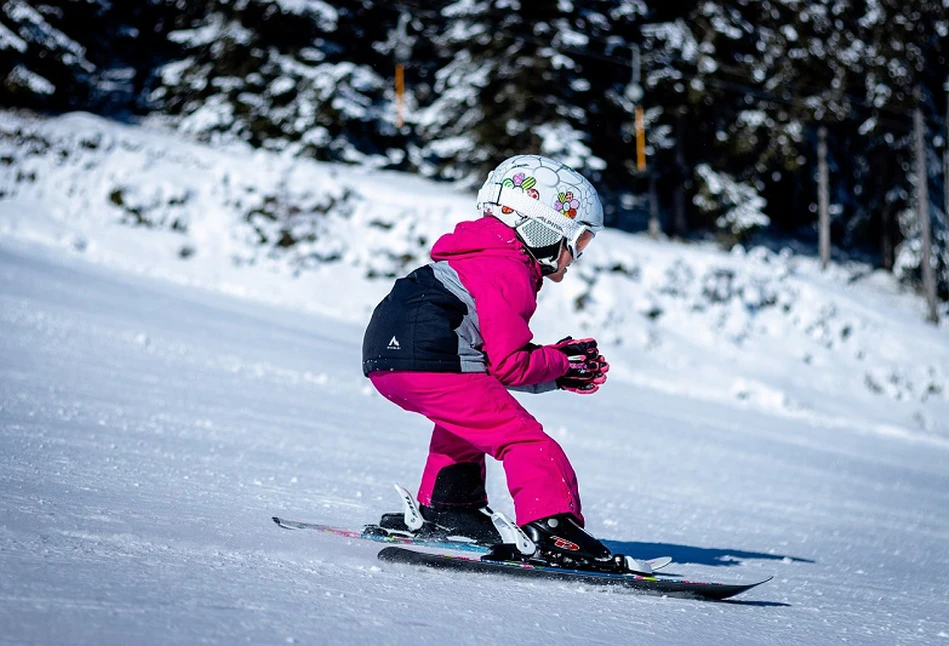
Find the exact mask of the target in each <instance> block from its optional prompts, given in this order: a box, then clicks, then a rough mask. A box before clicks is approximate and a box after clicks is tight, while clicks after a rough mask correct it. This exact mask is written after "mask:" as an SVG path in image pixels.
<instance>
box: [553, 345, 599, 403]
mask: <svg viewBox="0 0 949 646" xmlns="http://www.w3.org/2000/svg"><path fill="white" fill-rule="evenodd" d="M553 347H554V348H556V349H557V350H559V351H561V352H563V353H564V354H565V355H567V360H568V361H569V362H570V367H569V368H568V369H567V374H565V375H564V376H563V377H561V378H559V379H558V380H557V387H558V388H560V389H561V390H569V391H570V392H574V393H578V394H581V395H591V394H593V393H595V392H596V391H597V390H599V389H600V386H601V385H602V384H603V383H605V382H606V373H607V372H608V371H609V369H610V364H609V363H607V361H606V359H605V358H604V357H603V355H602V354H600V350H599V348H597V345H596V340H595V339H579V340H578V339H572V338H570V337H567V338H566V339H563V340H561V341H558V342H557V343H555V344H554V345H553Z"/></svg>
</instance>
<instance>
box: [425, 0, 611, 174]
mask: <svg viewBox="0 0 949 646" xmlns="http://www.w3.org/2000/svg"><path fill="white" fill-rule="evenodd" d="M605 4H606V3H602V2H600V3H587V5H593V6H594V7H596V6H598V5H605ZM602 21H603V17H602V15H601V14H599V13H597V11H596V10H595V9H594V10H591V9H589V8H582V7H580V6H579V4H574V3H572V2H567V1H562V2H559V3H556V4H554V3H545V4H540V5H538V4H528V3H526V2H521V1H520V0H486V1H482V2H473V1H471V0H458V1H457V2H452V3H450V4H449V5H448V6H446V7H445V8H443V9H442V11H441V13H440V14H439V18H438V21H437V22H436V23H435V27H436V28H435V29H434V30H433V32H432V39H433V42H434V43H435V45H436V51H437V53H438V55H439V58H440V59H442V60H444V61H445V62H444V64H443V65H441V67H440V69H438V71H437V72H436V74H435V80H434V96H435V99H434V100H433V101H432V102H431V103H430V104H428V105H426V106H424V107H423V108H422V109H420V110H419V112H418V113H417V115H416V116H415V120H416V124H417V128H418V131H419V132H420V135H421V139H422V142H421V145H420V148H419V150H418V152H417V156H418V163H419V165H420V166H421V167H422V169H423V171H425V172H427V173H428V174H432V175H436V176H440V177H448V178H456V179H457V178H465V177H471V179H472V181H477V178H479V177H481V176H482V175H483V172H484V171H485V170H487V169H488V168H490V167H491V166H492V165H493V164H495V163H497V162H498V161H500V160H501V159H503V158H505V157H507V156H510V155H513V154H519V153H529V152H533V153H540V154H544V155H550V156H553V157H557V158H559V159H561V160H563V161H564V162H565V163H567V164H570V165H572V166H576V167H577V168H581V169H588V170H602V169H603V168H604V167H605V163H604V162H603V160H602V159H601V158H599V157H598V156H597V155H596V153H595V152H594V151H593V150H592V149H591V148H590V146H589V136H588V134H587V133H588V128H589V123H590V120H591V116H592V114H593V113H594V112H595V111H592V110H591V109H590V106H591V104H593V103H595V98H594V96H593V94H592V89H593V88H592V85H591V83H590V81H589V80H588V79H587V78H586V76H587V74H588V72H589V70H588V69H587V68H588V64H587V63H586V61H584V60H582V58H581V57H580V56H578V55H577V53H576V52H577V50H582V49H584V48H586V47H588V46H589V45H590V37H591V33H592V34H595V33H596V32H597V31H598V30H600V29H601V25H602Z"/></svg>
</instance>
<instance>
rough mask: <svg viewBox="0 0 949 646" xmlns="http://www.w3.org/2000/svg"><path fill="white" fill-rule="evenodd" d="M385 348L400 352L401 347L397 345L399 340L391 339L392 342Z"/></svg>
mask: <svg viewBox="0 0 949 646" xmlns="http://www.w3.org/2000/svg"><path fill="white" fill-rule="evenodd" d="M386 348H387V349H389V350H401V349H402V346H401V345H399V340H398V339H397V338H395V337H392V340H391V341H389V345H388V346H386Z"/></svg>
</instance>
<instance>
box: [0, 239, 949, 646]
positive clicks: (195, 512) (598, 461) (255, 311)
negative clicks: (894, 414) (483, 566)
mask: <svg viewBox="0 0 949 646" xmlns="http://www.w3.org/2000/svg"><path fill="white" fill-rule="evenodd" d="M360 341H361V329H360V328H359V327H358V326H354V325H351V324H348V323H340V322H335V321H333V320H330V319H326V318H321V317H318V316H316V315H312V314H304V313H300V312H298V311H293V310H289V309H280V308H278V307H275V306H270V305H261V304H254V303H251V302H248V301H243V300H239V299H235V298H231V297H228V296H223V295H220V294H215V293H213V292H208V291H203V290H200V289H197V288H193V287H187V286H181V285H173V284H170V283H163V282H160V281H156V280H153V279H148V278H143V277H135V276H129V275H125V274H119V273H115V272H114V271H111V270H109V269H106V268H102V267H95V266H92V265H89V264H85V263H83V262H82V261H80V260H76V259H69V258H62V257H58V254H57V252H55V251H53V250H49V249H46V248H42V247H37V246H29V245H28V244H26V243H19V244H15V245H14V244H11V243H9V242H8V243H4V244H3V245H2V246H0V491H2V494H0V572H2V573H3V575H2V577H0V626H2V630H0V643H4V644H26V643H37V644H39V643H43V644H46V643H73V644H91V643H96V644H102V643H143V644H146V643H156V644H157V643H197V642H211V643H223V644H230V643H237V642H251V643H339V642H349V641H356V640H361V641H365V642H367V643H380V644H383V643H392V644H395V643H407V642H418V643H439V642H449V641H450V642H452V643H479V644H480V643H492V642H495V641H502V640H503V641H504V642H506V643H550V642H551V641H555V642H556V641H565V642H582V643H592V644H596V643H609V644H615V643H627V642H629V643H631V642H637V641H640V640H642V641H643V642H644V643H650V644H659V643H667V644H681V643H703V644H712V645H715V644H722V645H724V644H762V643H771V644H788V643H806V644H821V643H827V644H830V643H841V642H849V643H859V644H932V643H949V641H947V640H949V592H947V586H946V579H945V575H946V572H947V571H949V550H947V549H946V546H947V544H949V450H947V449H946V447H945V446H944V445H940V444H932V443H924V442H918V441H915V440H914V439H913V438H912V437H905V436H902V435H900V434H893V435H887V434H886V433H879V432H854V429H855V428H856V427H858V426H859V424H858V423H856V422H854V423H852V424H851V425H850V428H844V427H837V428H835V427H834V426H833V425H832V424H831V425H828V424H825V423H822V422H821V420H820V419H808V418H806V417H802V418H800V419H795V418H793V417H788V416H787V415H785V414H777V413H776V414H773V415H772V414H769V413H768V412H767V411H762V410H760V409H759V410H753V409H747V410H746V409H741V408H736V407H735V406H728V405H725V404H724V403H721V402H715V401H709V400H702V399H696V398H690V397H688V396H687V394H686V393H683V392H672V393H671V392H662V391H661V390H651V389H648V388H646V387H644V386H642V385H635V384H633V383H630V382H624V381H622V380H617V381H615V382H614V383H610V384H608V385H607V386H606V387H605V388H604V389H603V390H602V391H601V393H599V394H598V395H597V396H596V397H592V398H576V397H570V396H568V395H565V394H554V395H548V396H544V397H535V398H528V399H527V400H526V401H528V402H529V405H530V406H531V409H532V411H534V412H535V413H536V414H537V416H538V417H539V418H540V419H541V420H542V421H545V422H547V428H548V431H549V432H550V433H551V434H552V435H554V437H556V438H557V439H558V440H559V441H560V442H561V443H562V444H563V445H564V447H565V449H566V450H567V452H568V454H569V455H570V456H571V458H572V460H573V461H574V463H575V466H576V468H577V471H578V474H579V477H580V481H581V488H582V492H583V495H584V501H585V512H586V515H587V517H588V520H589V524H590V528H591V529H592V530H593V531H594V533H596V534H598V535H599V536H602V537H603V538H605V539H609V542H610V545H611V546H612V547H613V548H614V549H617V550H626V551H628V552H630V553H633V554H635V555H637V556H641V557H652V556H658V555H662V554H668V555H670V556H673V557H674V558H675V559H676V561H677V563H676V564H675V565H674V566H672V567H671V568H670V570H671V571H672V572H675V573H679V574H682V575H684V576H687V577H689V578H696V579H698V578H706V577H707V578H716V579H722V580H754V579H759V578H762V577H763V576H765V575H770V574H773V575H775V580H774V581H772V582H771V583H768V584H766V585H764V586H762V587H761V588H758V589H756V590H754V591H752V592H750V593H747V594H746V595H743V596H740V597H738V598H737V599H736V603H728V604H715V603H702V602H696V601H688V600H675V599H664V598H654V597H643V596H634V595H630V594H628V593H623V592H620V591H601V590H597V589H593V588H589V587H584V586H580V585H569V584H558V583H546V582H525V581H512V580H507V579H500V578H484V577H478V576H466V575H462V574H449V573H433V572H428V571H418V570H414V569H412V568H407V567H404V566H396V565H383V564H381V563H379V562H378V561H377V560H376V559H375V553H376V551H377V550H378V549H379V547H378V546H377V545H373V544H370V543H364V542H361V541H354V542H350V541H346V540H340V539H338V538H336V537H332V536H321V535H317V534H312V533H307V532H290V531H284V530H280V529H278V528H277V527H275V526H274V525H273V524H272V523H271V521H270V516H271V515H272V514H281V515H286V516H287V517H291V518H299V519H307V520H318V521H322V522H327V523H332V524H337V525H342V526H350V527H358V526H359V525H360V524H361V523H362V522H365V521H369V520H372V519H373V518H375V517H376V516H377V514H378V513H380V512H381V511H383V510H389V509H395V508H396V505H397V500H396V499H395V496H394V495H393V494H392V491H391V487H390V483H391V482H393V481H401V482H403V483H404V484H406V485H408V486H410V487H413V486H414V485H415V480H416V478H417V477H418V473H419V471H420V469H421V466H422V463H423V460H424V456H425V450H426V447H427V439H428V438H427V435H428V428H427V424H426V423H425V422H424V421H423V420H420V419H416V418H413V417H411V416H409V415H407V414H404V413H401V412H400V411H398V410H396V409H395V408H394V407H393V406H391V405H390V404H388V403H387V402H385V401H384V400H382V398H380V397H379V396H377V395H375V394H374V393H373V392H372V391H371V389H370V388H368V387H367V386H368V382H367V381H366V380H365V379H364V378H363V377H362V376H361V374H360V372H359V352H360ZM858 419H859V416H858ZM551 420H556V421H555V422H551ZM489 473H490V478H491V480H490V483H489V491H490V493H491V496H492V498H493V500H494V501H495V504H496V507H499V508H501V509H502V510H504V511H508V512H509V511H510V501H509V498H508V497H507V494H506V492H505V490H504V486H503V472H502V471H501V470H500V468H499V466H498V465H497V464H496V463H491V464H490V465H489Z"/></svg>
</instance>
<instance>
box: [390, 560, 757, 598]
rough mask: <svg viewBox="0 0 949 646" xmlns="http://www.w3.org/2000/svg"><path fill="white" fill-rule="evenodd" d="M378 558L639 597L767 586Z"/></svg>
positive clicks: (706, 594)
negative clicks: (572, 584) (567, 583)
mask: <svg viewBox="0 0 949 646" xmlns="http://www.w3.org/2000/svg"><path fill="white" fill-rule="evenodd" d="M379 559H380V560H382V561H387V562H390V563H404V564H408V565H418V566H425V567H429V568H434V569H442V570H457V571H462V572H473V573H480V574H500V575H507V576H516V577H525V578H536V579H552V580H556V581H576V582H580V583H586V584H589V585H600V586H618V587H622V588H626V589H629V590H631V591H634V592H637V593H640V594H652V595H661V596H672V597H686V598H693V599H707V600H719V601H720V600H722V599H728V598H729V597H733V596H735V595H736V594H741V593H742V592H745V591H747V590H750V589H751V588H754V587H756V586H759V585H761V584H762V583H767V582H768V581H770V580H771V579H772V578H773V577H768V578H767V579H764V580H762V581H757V582H755V583H718V582H707V581H686V580H682V579H673V578H663V577H656V576H643V575H639V574H614V573H609V572H595V571H590V570H571V569H566V568H560V567H552V566H544V565H534V564H531V563H526V562H523V561H493V560H487V559H485V558H483V557H482V558H474V557H467V556H452V555H449V554H430V553H427V552H420V551H417V550H411V549H406V548H404V547H385V548H383V549H382V550H381V551H380V552H379Z"/></svg>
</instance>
